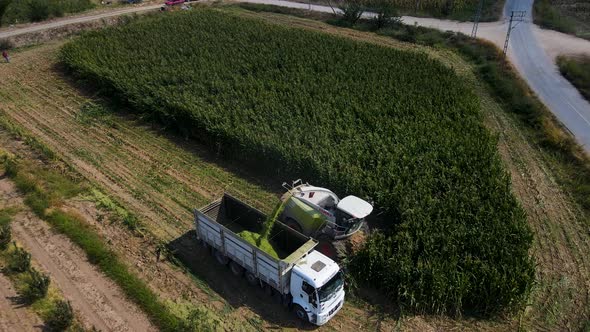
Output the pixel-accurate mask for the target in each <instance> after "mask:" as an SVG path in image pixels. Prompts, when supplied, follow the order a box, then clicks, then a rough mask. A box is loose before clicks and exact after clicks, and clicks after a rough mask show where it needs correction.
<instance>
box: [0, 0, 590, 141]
mask: <svg viewBox="0 0 590 332" xmlns="http://www.w3.org/2000/svg"><path fill="white" fill-rule="evenodd" d="M239 1H242V2H250V3H260V4H270V5H277V6H283V7H290V8H300V9H309V10H313V11H318V12H328V13H331V12H332V11H333V9H332V8H330V7H328V6H320V5H309V4H304V3H299V2H290V1H284V0H239ZM532 5H533V0H506V5H505V8H504V15H505V18H506V17H509V16H510V12H511V11H512V10H526V11H527V15H526V18H525V21H524V22H522V23H519V24H518V26H516V28H515V29H514V30H513V31H512V36H511V39H510V45H509V52H508V55H509V57H510V59H511V61H512V62H513V63H514V64H515V66H516V68H517V70H518V71H519V73H520V74H521V76H522V77H523V78H524V80H525V81H527V83H528V84H529V86H530V87H531V89H532V90H533V91H534V92H535V93H536V94H537V95H538V96H539V98H540V99H541V100H542V101H543V103H545V105H547V107H548V108H549V109H550V110H551V112H553V114H555V116H556V117H557V119H558V120H559V121H561V122H562V123H563V124H564V126H565V127H566V128H567V129H568V130H569V131H570V132H571V133H572V134H573V135H574V137H575V138H576V140H577V141H578V142H579V143H580V144H581V145H582V146H583V147H584V149H585V150H586V151H587V152H590V103H589V102H588V101H586V100H585V99H584V98H583V97H582V96H581V95H580V93H579V92H578V90H577V89H576V88H575V87H573V86H572V85H571V83H569V82H568V81H567V80H566V79H564V78H563V76H561V74H560V73H559V70H558V68H557V66H556V64H555V62H554V61H553V56H550V55H549V54H548V53H547V51H546V49H548V48H547V45H542V44H541V42H540V41H539V38H542V37H543V36H545V35H547V36H550V35H551V34H552V33H553V32H550V31H546V30H541V29H539V28H538V27H536V26H534V25H533V23H532V16H531V13H532ZM160 6H161V4H156V5H149V6H136V7H132V8H125V9H120V10H114V11H109V12H104V13H99V14H93V15H86V16H76V17H71V18H65V19H60V20H56V21H51V22H46V23H39V24H31V25H26V26H23V27H17V28H13V29H10V28H9V29H2V30H0V38H6V37H12V36H16V35H20V34H25V33H31V32H37V31H42V30H47V29H52V28H57V27H61V26H65V25H69V24H75V23H81V22H86V21H92V20H98V19H101V18H106V17H112V16H117V15H123V14H129V13H135V12H140V11H147V10H155V9H157V8H159V7H160ZM335 10H336V11H337V12H338V11H339V10H338V9H335ZM371 16H373V13H365V14H364V17H371ZM402 19H403V21H404V22H405V23H407V24H418V25H421V26H425V27H431V28H436V29H440V30H452V31H458V32H463V33H466V34H469V33H471V27H472V24H471V23H468V22H456V21H449V20H437V19H432V18H417V17H409V16H404V17H403V18H402ZM507 29H508V22H507V19H503V20H502V21H499V22H491V23H482V24H480V28H479V32H478V37H482V38H485V39H488V40H490V41H492V42H494V43H495V44H496V45H498V46H499V47H503V41H504V36H505V34H506V31H507ZM544 32H547V33H546V34H545V33H544ZM551 38H553V45H552V47H553V48H556V45H555V44H557V48H559V40H557V41H555V36H552V37H551ZM557 38H559V36H557ZM562 39H563V40H564V41H565V40H566V39H567V40H568V43H569V44H568V45H571V44H575V45H581V46H582V49H584V47H586V48H588V49H590V48H589V47H588V46H589V44H588V42H587V41H585V40H581V39H577V38H573V37H569V36H565V35H564V36H563V38H562ZM545 42H546V41H545ZM575 45H574V46H575ZM543 46H545V48H543ZM564 46H565V45H564ZM564 51H567V47H564Z"/></svg>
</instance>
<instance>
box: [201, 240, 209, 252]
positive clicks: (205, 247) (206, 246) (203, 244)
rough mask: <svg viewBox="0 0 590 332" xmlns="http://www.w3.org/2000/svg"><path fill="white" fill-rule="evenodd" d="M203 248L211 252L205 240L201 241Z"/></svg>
mask: <svg viewBox="0 0 590 332" xmlns="http://www.w3.org/2000/svg"><path fill="white" fill-rule="evenodd" d="M201 246H202V247H203V249H205V250H209V243H207V242H205V240H201Z"/></svg>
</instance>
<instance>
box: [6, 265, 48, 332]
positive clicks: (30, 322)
mask: <svg viewBox="0 0 590 332" xmlns="http://www.w3.org/2000/svg"><path fill="white" fill-rule="evenodd" d="M0 331H4V332H11V331H23V332H33V331H43V321H41V318H39V317H38V316H37V315H35V314H34V313H33V312H32V311H31V310H30V309H29V308H27V307H26V306H23V305H22V304H21V303H20V300H19V296H18V294H17V293H16V290H15V289H14V287H13V286H12V283H11V282H10V280H9V279H8V278H7V277H6V276H5V275H4V274H2V273H0Z"/></svg>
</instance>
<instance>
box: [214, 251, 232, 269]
mask: <svg viewBox="0 0 590 332" xmlns="http://www.w3.org/2000/svg"><path fill="white" fill-rule="evenodd" d="M214 255H215V259H216V260H217V262H218V263H219V264H221V265H227V263H228V262H229V258H227V257H226V256H225V255H224V254H223V253H222V252H221V251H219V250H217V249H215V254H214Z"/></svg>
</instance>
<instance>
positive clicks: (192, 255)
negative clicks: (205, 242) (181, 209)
mask: <svg viewBox="0 0 590 332" xmlns="http://www.w3.org/2000/svg"><path fill="white" fill-rule="evenodd" d="M168 249H169V250H170V251H171V252H172V253H173V255H174V257H175V258H176V259H177V260H178V261H179V262H180V263H181V264H182V265H183V266H184V267H185V268H186V269H187V270H188V272H190V273H192V274H193V275H195V276H196V277H197V278H199V279H202V280H203V281H205V282H206V283H207V284H208V285H209V287H211V289H213V290H214V291H215V292H216V293H217V294H219V295H220V296H221V297H222V298H223V299H225V300H226V301H227V302H228V304H229V305H230V306H231V307H232V308H234V309H238V308H239V307H248V308H250V309H251V310H252V311H254V312H255V313H256V314H258V315H260V317H261V318H263V319H264V320H265V321H267V322H269V323H271V324H274V325H278V326H280V327H283V328H297V329H303V330H313V329H315V328H316V327H315V326H313V325H311V324H306V323H304V322H302V321H300V320H298V319H297V318H296V317H295V314H294V313H293V312H291V311H290V310H289V309H288V308H284V307H283V306H282V305H281V304H280V297H278V296H269V295H268V294H266V293H265V292H264V290H263V289H262V288H259V287H256V286H251V285H250V284H248V282H247V281H246V279H244V278H243V277H239V276H235V275H233V274H232V272H231V271H230V270H229V268H228V267H227V266H222V265H220V264H219V263H218V262H217V261H216V260H215V258H213V256H212V255H210V253H209V250H208V249H205V248H204V247H202V246H201V245H200V244H199V242H198V240H197V238H196V234H195V232H194V231H192V230H191V231H188V232H186V233H184V234H183V235H182V236H180V237H179V238H177V239H175V240H173V241H171V242H170V243H168Z"/></svg>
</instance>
